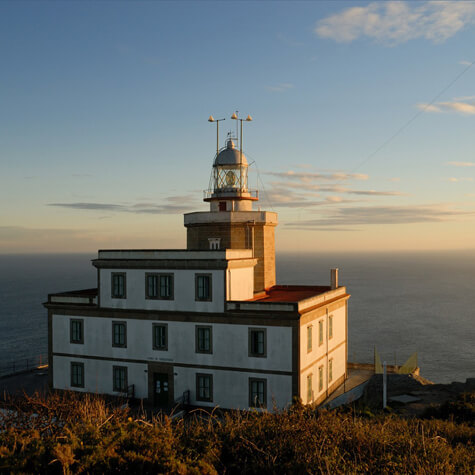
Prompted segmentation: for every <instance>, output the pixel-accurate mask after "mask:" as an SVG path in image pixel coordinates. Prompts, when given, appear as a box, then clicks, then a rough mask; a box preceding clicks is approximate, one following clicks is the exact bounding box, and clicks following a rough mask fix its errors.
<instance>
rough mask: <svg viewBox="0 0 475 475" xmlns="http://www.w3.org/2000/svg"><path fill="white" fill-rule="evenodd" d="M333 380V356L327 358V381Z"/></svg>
mask: <svg viewBox="0 0 475 475" xmlns="http://www.w3.org/2000/svg"><path fill="white" fill-rule="evenodd" d="M332 380H333V358H330V359H329V360H328V382H331V381H332Z"/></svg>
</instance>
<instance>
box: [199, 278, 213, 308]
mask: <svg viewBox="0 0 475 475" xmlns="http://www.w3.org/2000/svg"><path fill="white" fill-rule="evenodd" d="M195 300H197V301H199V302H210V301H211V300H212V276H211V274H195Z"/></svg>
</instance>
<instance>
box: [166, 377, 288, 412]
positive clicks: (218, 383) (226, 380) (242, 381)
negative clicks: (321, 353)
mask: <svg viewBox="0 0 475 475" xmlns="http://www.w3.org/2000/svg"><path fill="white" fill-rule="evenodd" d="M197 372H199V373H205V374H212V375H213V402H203V401H196V388H195V378H196V373H197ZM175 373H176V375H175V394H177V395H181V394H182V393H183V392H184V391H186V390H187V389H190V388H191V391H190V402H191V404H194V405H200V406H205V407H206V406H207V407H214V406H216V405H218V406H220V407H223V408H233V409H247V408H249V378H259V379H265V380H267V401H266V406H267V408H269V409H272V407H273V405H274V403H275V405H276V406H277V407H278V408H284V407H286V406H288V405H289V404H290V403H291V401H292V376H285V375H276V374H262V373H252V372H245V373H244V372H236V371H220V370H200V371H197V370H195V369H190V368H175Z"/></svg>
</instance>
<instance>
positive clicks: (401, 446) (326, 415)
mask: <svg viewBox="0 0 475 475" xmlns="http://www.w3.org/2000/svg"><path fill="white" fill-rule="evenodd" d="M4 407H5V406H4ZM8 407H9V409H8V410H7V409H5V408H4V409H3V410H2V411H1V413H0V472H1V473H9V472H11V473H110V472H119V473H183V474H185V473H239V474H241V473H365V472H366V473H420V474H422V473H441V474H442V473H443V474H448V473H473V470H474V467H475V450H474V447H473V441H474V435H475V428H474V426H473V424H467V423H456V422H454V421H450V420H441V419H431V420H422V419H408V420H406V419H402V418H399V417H397V416H394V415H384V414H382V415H376V416H368V415H360V414H359V413H357V412H356V411H355V410H349V409H347V410H345V411H340V412H338V411H318V412H316V411H312V410H311V409H310V408H307V407H303V406H301V405H299V404H296V405H295V406H293V407H292V408H291V409H290V410H289V411H277V412H275V413H271V412H264V413H258V412H245V413H244V412H237V411H234V412H224V413H219V414H218V413H217V412H213V413H211V414H208V413H206V412H204V411H195V412H194V413H192V415H191V416H190V417H187V418H186V419H185V420H174V421H172V420H171V419H170V418H168V417H166V416H155V417H152V418H147V417H146V415H145V414H144V413H141V414H137V413H134V412H132V411H131V410H130V409H128V408H121V407H119V406H117V405H114V404H111V403H110V401H107V400H106V399H104V398H101V397H98V396H87V395H86V396H80V395H77V394H74V393H62V394H59V393H57V394H51V395H50V396H48V397H47V398H41V397H38V396H35V397H32V398H28V397H25V398H23V399H22V400H17V401H10V403H9V405H8Z"/></svg>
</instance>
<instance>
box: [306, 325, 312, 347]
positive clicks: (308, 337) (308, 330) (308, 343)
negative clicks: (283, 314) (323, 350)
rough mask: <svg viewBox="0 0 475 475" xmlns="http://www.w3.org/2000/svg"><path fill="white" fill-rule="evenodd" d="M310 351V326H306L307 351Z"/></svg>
mask: <svg viewBox="0 0 475 475" xmlns="http://www.w3.org/2000/svg"><path fill="white" fill-rule="evenodd" d="M310 351H312V327H311V326H310V327H307V353H308V352H310Z"/></svg>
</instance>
